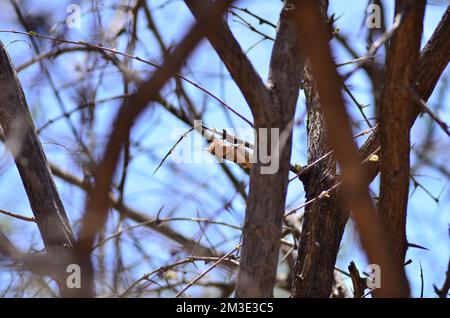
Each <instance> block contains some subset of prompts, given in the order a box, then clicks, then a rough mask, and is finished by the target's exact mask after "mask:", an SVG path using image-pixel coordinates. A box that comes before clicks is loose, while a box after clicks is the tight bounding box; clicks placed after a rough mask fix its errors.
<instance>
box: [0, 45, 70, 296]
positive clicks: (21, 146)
mask: <svg viewBox="0 0 450 318" xmlns="http://www.w3.org/2000/svg"><path fill="white" fill-rule="evenodd" d="M0 125H1V127H2V129H3V133H4V137H5V144H6V146H7V147H8V148H9V149H10V150H11V152H12V154H13V156H14V161H15V163H16V166H17V169H18V171H19V174H20V177H21V179H22V183H23V185H24V188H25V191H26V193H27V196H28V200H29V202H30V206H31V210H32V212H33V214H34V217H35V219H36V223H37V225H38V228H39V231H40V233H41V237H42V240H43V242H44V245H45V249H46V251H47V253H48V255H49V256H50V257H51V258H54V259H58V260H60V261H62V263H64V261H63V260H65V261H69V260H70V253H68V251H71V249H72V247H73V246H74V242H75V240H74V236H73V233H72V229H71V226H70V224H69V221H68V219H67V216H66V212H65V210H64V206H63V204H62V202H61V199H60V197H59V194H58V191H57V189H56V185H55V182H54V180H53V176H52V173H51V171H50V167H49V165H48V162H47V158H46V156H45V153H44V151H43V149H42V145H41V143H40V141H39V138H38V136H37V134H36V131H35V128H34V125H33V122H32V119H31V115H30V112H29V110H28V105H27V102H26V99H25V95H24V93H23V91H22V87H21V85H20V82H19V80H18V78H17V74H16V72H15V70H14V67H13V64H12V62H11V60H10V58H9V56H8V53H7V52H6V50H5V47H4V46H3V44H1V43H0ZM60 270H61V272H60V273H55V274H56V277H57V278H58V277H59V278H61V276H60V275H62V274H63V273H64V272H65V268H64V269H63V268H61V269H60ZM61 279H62V278H61ZM61 279H60V280H59V284H60V289H61V290H62V291H63V292H64V289H65V287H64V286H65V280H64V281H61Z"/></svg>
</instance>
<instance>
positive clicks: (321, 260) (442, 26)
mask: <svg viewBox="0 0 450 318" xmlns="http://www.w3.org/2000/svg"><path fill="white" fill-rule="evenodd" d="M449 50H450V6H449V7H447V11H446V13H445V14H444V16H443V18H442V20H441V22H440V23H439V25H438V27H437V28H436V30H435V32H434V33H433V35H432V37H431V38H430V40H429V41H428V43H427V45H426V46H425V48H424V49H423V50H422V52H421V55H420V59H419V63H418V65H419V71H418V77H417V86H416V93H417V94H418V95H419V96H421V97H422V99H424V100H425V101H426V100H428V98H429V97H430V96H431V93H432V92H433V89H434V88H435V86H436V84H437V82H438V80H439V78H440V77H441V75H442V73H443V72H444V70H445V68H446V66H447V64H448V62H449V59H448V52H449ZM305 76H306V74H305ZM409 109H410V111H411V113H412V114H413V116H411V122H410V126H412V125H413V123H414V121H415V119H416V118H417V116H418V115H419V114H420V109H419V108H418V107H417V106H416V105H414V104H411V105H409ZM379 147H380V134H379V129H378V128H376V129H375V130H374V132H373V133H372V134H371V135H370V136H369V138H368V139H367V141H366V142H365V143H364V145H363V146H362V147H361V149H360V155H361V158H362V160H364V159H366V158H367V157H368V156H369V155H370V154H372V153H374V152H375V151H377V149H379ZM364 168H365V171H366V175H367V183H370V182H372V180H373V179H374V178H375V177H376V175H377V174H378V171H379V162H376V161H367V162H366V163H365V164H364ZM312 180H314V179H312ZM331 198H333V196H331ZM320 202H321V205H319V207H317V208H316V210H317V211H320V213H314V214H313V213H310V216H309V218H308V222H309V223H306V216H305V223H304V226H303V229H304V230H305V231H306V232H307V233H308V232H309V233H310V234H309V235H304V236H302V238H301V239H300V243H299V247H301V246H302V245H306V246H308V245H309V246H313V243H314V239H315V238H317V237H325V238H326V240H327V242H328V243H327V244H328V246H330V247H331V248H330V249H329V250H328V251H327V252H328V253H330V254H328V253H321V252H320V253H319V252H318V253H299V254H298V259H297V263H299V264H301V266H300V265H299V266H298V268H299V269H300V268H301V269H302V270H303V271H304V273H305V274H304V275H303V277H304V279H302V280H296V281H294V283H293V286H292V288H293V291H295V293H293V294H294V295H298V296H299V297H328V296H329V294H330V290H331V282H332V280H333V277H332V271H330V270H329V267H330V266H331V265H330V263H331V261H330V258H332V259H333V260H335V259H336V256H337V254H338V251H339V245H340V240H341V238H342V235H343V232H344V226H342V225H341V224H344V225H345V223H346V222H347V217H346V218H345V219H344V220H341V218H342V214H340V213H337V211H338V209H339V208H340V206H339V203H338V201H337V200H333V201H332V202H328V201H325V202H328V204H326V205H325V202H322V201H320ZM322 205H323V208H322ZM319 209H320V210H319ZM323 215H325V217H322V216H323ZM327 224H331V225H330V226H327ZM333 224H334V226H332V225H333ZM305 234H306V233H305ZM332 266H333V267H334V264H333V265H332ZM306 273H312V274H311V275H313V277H314V275H315V277H317V279H313V278H312V279H310V278H309V277H308V276H307V275H306ZM320 273H323V274H320Z"/></svg>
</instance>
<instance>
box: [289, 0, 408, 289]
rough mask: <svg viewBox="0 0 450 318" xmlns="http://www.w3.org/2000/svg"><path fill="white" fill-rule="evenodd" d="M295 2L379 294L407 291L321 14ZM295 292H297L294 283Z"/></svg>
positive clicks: (345, 200)
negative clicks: (379, 275)
mask: <svg viewBox="0 0 450 318" xmlns="http://www.w3.org/2000/svg"><path fill="white" fill-rule="evenodd" d="M297 5H298V8H297V10H296V11H297V23H298V25H299V34H300V35H301V40H302V42H304V43H308V44H309V45H308V46H307V47H306V52H307V55H308V57H309V58H310V59H311V66H312V73H313V75H314V78H315V80H316V85H317V92H318V94H319V97H320V101H321V103H322V106H323V112H324V118H325V121H326V123H327V125H328V129H329V141H330V145H331V146H332V147H333V148H334V149H335V152H336V157H337V158H338V161H339V163H340V166H341V170H342V183H343V191H342V192H343V193H342V194H343V203H345V206H346V207H347V208H348V209H351V210H352V212H353V217H354V219H355V221H356V224H357V226H358V230H359V233H360V235H361V239H362V244H363V246H364V249H365V250H366V252H367V254H368V257H369V260H370V262H371V263H374V264H379V266H380V267H381V268H382V269H383V275H384V280H383V282H384V286H383V288H381V290H380V294H381V295H382V296H385V297H386V296H397V297H398V296H407V295H408V285H407V282H406V279H405V278H404V277H403V279H402V276H401V275H400V274H401V268H398V266H394V263H393V261H392V256H391V252H390V249H389V245H388V244H387V242H386V241H385V240H384V236H383V231H382V228H381V226H380V223H379V221H378V219H377V216H376V209H375V207H374V206H373V202H372V199H371V197H370V195H369V192H368V189H367V184H366V182H365V178H364V172H363V170H362V169H361V166H360V157H359V154H358V152H357V150H356V147H355V144H354V142H353V138H352V132H351V129H350V123H349V120H348V117H347V114H346V110H345V105H344V102H343V99H342V96H341V92H340V88H341V86H342V85H341V79H340V78H339V75H338V73H337V71H336V65H335V64H334V63H333V60H332V56H331V51H330V48H329V46H328V38H329V36H328V34H327V31H326V27H325V23H324V21H323V19H322V18H321V14H320V9H319V6H318V4H317V2H315V1H313V0H311V1H302V2H298V3H297ZM313 34H314V35H313ZM299 50H300V48H299ZM318 248H320V246H319V247H318ZM296 276H297V277H296V279H297V280H301V279H302V275H301V272H296ZM293 296H296V286H295V282H294V288H293Z"/></svg>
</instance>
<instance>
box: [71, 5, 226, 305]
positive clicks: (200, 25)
mask: <svg viewBox="0 0 450 318" xmlns="http://www.w3.org/2000/svg"><path fill="white" fill-rule="evenodd" d="M231 2H232V1H217V2H215V3H214V4H213V5H210V6H205V12H204V13H203V14H202V16H201V18H200V19H199V20H198V22H197V23H196V24H195V25H194V26H193V27H192V28H191V30H190V31H189V33H188V34H187V35H186V36H185V37H184V39H183V40H182V41H181V42H180V44H179V45H178V46H177V48H176V49H174V51H173V52H172V53H171V54H169V55H168V56H167V58H166V60H165V62H164V64H163V65H162V66H161V67H160V68H159V69H158V70H157V71H156V72H155V73H154V75H153V76H152V77H151V78H150V79H149V80H148V81H146V82H145V83H143V84H142V85H140V87H139V88H138V90H137V91H136V92H135V93H134V94H132V95H130V97H129V98H126V99H125V100H124V103H123V104H122V106H121V108H120V109H119V111H118V113H117V116H116V119H115V121H114V125H113V130H112V134H111V136H110V138H109V140H108V143H107V146H106V150H105V152H104V155H103V158H102V160H101V162H100V164H99V166H98V167H97V168H96V171H95V173H94V177H95V180H96V183H95V186H94V188H93V190H92V191H91V192H90V193H89V195H88V199H87V202H86V209H85V215H84V217H83V220H82V226H81V230H80V238H79V241H78V243H77V253H78V257H79V258H80V261H81V264H82V270H83V271H84V277H85V284H84V285H83V287H82V288H80V291H79V293H80V295H84V296H93V290H92V288H93V286H92V276H93V269H92V263H91V260H90V252H91V250H92V247H93V245H94V240H95V237H96V233H97V231H98V230H99V229H101V228H102V227H103V224H104V223H105V221H106V217H107V211H108V207H109V203H110V201H109V190H110V186H111V182H112V179H113V176H114V172H115V170H116V165H117V161H118V159H119V155H120V152H121V149H122V146H123V143H124V142H125V140H127V139H129V136H130V129H131V127H132V125H133V123H134V121H135V120H136V118H137V117H138V116H139V115H140V114H141V113H142V112H143V111H144V110H145V109H146V106H147V104H148V102H150V101H155V100H156V99H157V98H158V97H159V91H160V89H161V88H162V87H163V85H164V84H165V83H166V82H167V80H168V79H169V78H170V77H171V76H172V75H173V74H174V73H176V72H177V71H178V69H179V68H180V67H181V65H182V64H183V63H184V61H185V60H186V58H187V57H188V56H189V55H190V53H191V52H192V51H193V50H194V48H195V47H196V46H197V45H198V43H199V42H200V41H201V39H202V38H203V35H204V34H205V33H206V34H208V33H211V32H213V29H214V27H215V26H216V25H217V24H218V23H217V21H219V20H220V17H221V16H222V14H223V12H224V11H225V10H226V8H227V6H228V5H229V4H230V3H231Z"/></svg>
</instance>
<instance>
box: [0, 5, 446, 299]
mask: <svg viewBox="0 0 450 318" xmlns="http://www.w3.org/2000/svg"><path fill="white" fill-rule="evenodd" d="M275 2H276V3H275ZM329 2H330V3H329ZM60 4H62V5H63V6H67V7H68V8H69V7H70V8H71V9H70V10H69V11H67V12H64V14H65V15H63V16H58V15H57V14H56V13H55V14H50V13H48V12H45V11H42V10H36V9H33V1H31V0H28V1H17V0H10V1H9V3H8V4H7V5H5V10H7V12H10V13H11V15H10V16H11V17H10V18H9V20H8V23H9V24H10V25H9V27H7V28H6V27H5V25H4V24H2V25H1V27H0V33H1V34H2V35H4V36H5V37H8V38H7V39H3V38H2V42H3V44H2V45H1V47H0V127H1V130H0V138H1V140H2V142H3V144H4V147H5V150H7V152H5V155H4V156H3V157H2V158H1V160H2V161H1V162H0V163H1V166H0V173H1V174H2V177H3V176H6V175H7V173H8V171H11V170H13V166H14V165H15V166H16V167H17V171H18V173H19V177H20V180H21V182H22V184H23V189H24V190H25V194H26V197H27V198H28V202H29V206H30V209H31V210H30V211H31V213H32V214H33V216H26V215H24V214H23V213H19V212H17V211H15V210H11V208H6V207H5V208H3V206H0V213H1V215H2V218H0V264H1V266H2V268H0V270H1V271H0V292H1V293H2V294H3V295H4V296H16V297H40V296H52V297H58V296H62V297H80V296H87V297H140V296H154V297H157V296H162V297H166V296H171V297H173V296H175V297H181V296H185V295H186V294H188V293H192V295H200V296H205V295H207V296H209V295H213V296H218V297H229V296H232V295H234V296H235V297H240V298H249V297H257V298H262V297H273V296H274V292H276V296H280V295H281V296H286V297H293V298H298V297H308V298H311V297H320V298H327V297H367V296H368V295H369V294H370V295H372V296H373V297H410V296H411V294H412V291H411V288H410V285H409V282H408V279H407V275H406V272H405V266H407V265H408V264H409V263H410V262H409V261H408V259H407V258H406V253H407V250H408V249H409V248H422V249H423V248H424V247H423V246H421V245H420V244H417V243H416V242H410V241H409V240H408V235H407V222H410V219H409V217H410V214H409V213H407V212H408V211H410V210H411V206H410V198H411V195H412V194H413V193H414V192H413V191H415V189H416V188H418V187H420V188H421V189H422V191H423V192H424V193H426V194H427V195H429V196H430V197H431V198H432V199H434V200H435V201H437V202H439V195H435V194H434V192H433V191H434V190H432V191H429V190H428V187H429V186H435V185H436V184H437V182H436V181H433V182H431V183H428V184H425V185H423V184H422V182H421V181H419V180H418V179H417V176H418V175H419V172H420V171H427V173H431V172H432V173H433V174H435V175H437V176H439V177H440V178H443V179H444V180H445V181H444V184H445V183H447V184H448V180H449V179H450V172H449V169H450V168H449V166H448V162H446V161H445V158H446V157H448V155H449V154H448V149H449V147H448V146H449V143H448V136H449V135H450V133H449V128H448V125H447V124H446V120H445V116H443V115H442V107H443V106H444V105H443V104H444V103H445V99H446V93H448V79H447V78H448V75H446V73H445V69H446V67H447V64H448V62H449V56H450V55H449V51H450V6H447V7H445V5H444V4H441V3H437V4H433V3H427V1H425V0H419V1H418V0H396V1H395V7H392V8H390V7H389V6H391V5H392V3H390V2H389V1H381V0H375V1H368V4H374V5H376V7H377V8H378V9H379V11H378V12H377V13H379V17H378V18H379V19H381V24H380V26H379V27H373V28H367V27H366V25H363V26H362V28H361V29H362V30H363V31H364V32H365V33H364V34H365V35H366V39H365V40H366V41H367V47H366V49H367V51H366V52H359V49H358V48H357V45H356V44H355V43H354V41H351V40H349V38H348V37H347V36H346V34H345V33H344V32H340V31H339V28H340V26H341V25H340V23H341V21H340V19H339V17H336V16H335V14H333V12H331V10H330V6H331V4H332V1H329V0H298V1H296V0H284V1H282V4H281V2H280V3H278V1H274V3H271V4H270V5H271V6H273V7H279V6H280V4H281V12H280V14H279V16H278V22H277V23H274V22H272V21H271V19H273V18H274V17H266V16H264V15H260V14H259V13H258V9H259V7H258V6H260V4H259V2H258V4H256V3H252V6H254V7H252V6H249V7H245V1H244V4H241V3H239V2H235V1H228V0H221V1H212V0H202V1H200V0H184V1H180V2H173V1H156V2H150V1H145V0H117V1H111V2H108V4H106V3H103V4H102V5H100V4H99V2H98V1H92V3H90V6H89V5H86V6H84V5H83V4H82V5H81V6H79V5H75V7H73V6H70V5H71V4H70V3H69V2H67V3H66V2H65V1H61V3H60ZM2 6H3V4H2ZM430 6H437V7H438V8H439V9H440V10H441V11H442V12H443V16H442V18H441V20H440V22H439V23H438V25H437V26H436V27H435V28H434V31H433V33H432V35H431V37H430V38H425V36H424V32H423V30H424V27H425V23H424V19H425V12H426V10H427V9H428V8H429V7H430ZM82 9H83V10H82ZM389 9H390V10H391V11H392V12H393V13H394V14H393V15H394V18H393V21H387V20H386V17H387V16H388V12H389ZM71 10H75V11H71ZM77 10H81V11H77ZM176 10H180V11H179V12H176ZM183 10H184V11H183ZM107 11H110V12H111V11H112V12H113V13H114V14H113V16H112V17H111V15H110V14H108V13H107ZM73 12H75V13H73ZM180 12H182V13H180ZM68 13H69V16H67V14H68ZM74 14H79V16H75V19H77V18H79V17H84V18H83V19H84V20H83V23H84V25H83V27H82V28H81V30H77V29H76V28H75V29H72V28H71V27H69V26H70V23H75V22H77V21H75V22H74V21H72V20H69V19H74ZM164 14H169V15H170V16H173V17H178V15H177V14H181V15H183V17H189V18H190V19H192V21H191V22H190V23H191V26H190V27H189V28H187V29H186V30H183V32H180V30H179V29H177V30H176V31H177V32H176V33H177V35H176V37H175V40H174V39H173V36H171V35H170V31H169V29H170V24H171V21H170V19H169V20H168V19H167V16H166V18H165V20H164ZM359 18H360V19H362V20H363V21H365V20H366V19H367V12H364V13H362V14H361V16H360V17H359ZM58 19H59V21H58ZM174 19H175V18H174ZM50 21H52V22H50ZM53 22H54V23H53ZM78 22H79V21H78ZM87 24H89V27H88V26H87ZM161 25H165V26H166V27H167V28H168V30H163V28H161V27H160V26H161ZM234 28H237V29H236V30H235V29H234ZM363 31H361V32H363ZM241 33H245V34H247V36H248V37H252V38H255V39H257V42H256V43H255V44H253V45H248V44H247V43H245V44H244V43H243V42H242V40H241V39H242V37H241ZM18 39H20V41H19V40H18ZM202 40H205V42H204V43H207V44H205V45H206V47H205V45H199V44H200V43H201V42H202ZM422 40H424V41H426V45H425V46H424V47H423V48H422V49H421V41H422ZM21 42H25V43H27V44H28V45H29V47H28V48H29V50H27V51H26V56H25V58H23V54H22V59H21V62H20V63H17V62H16V58H17V57H16V55H20V54H19V53H17V52H19V51H21V48H22V45H23V44H21ZM149 43H151V44H149ZM174 43H175V44H174ZM199 46H200V48H199ZM244 47H247V48H248V49H247V50H246V49H245V48H244ZM337 48H339V50H343V51H344V52H345V54H346V56H350V57H351V60H350V61H338V58H341V56H344V55H345V54H338V55H336V53H335V52H336V49H337ZM253 49H258V52H260V53H261V52H262V53H264V54H265V58H266V59H265V60H264V61H266V60H267V63H266V64H267V69H268V76H267V79H266V80H265V79H264V77H263V76H262V75H261V74H260V68H261V64H262V63H261V61H259V60H258V61H257V62H256V61H253V60H252V57H253V58H254V57H255V56H254V55H252V54H251V50H253ZM194 51H195V53H193V52H194ZM212 51H215V53H216V55H213V54H212ZM258 54H259V53H258ZM264 54H263V55H264ZM10 56H11V57H12V59H11V58H10ZM336 56H338V57H336ZM17 59H18V60H20V59H19V58H17ZM12 60H14V63H13V61H12ZM198 60H202V61H203V62H205V61H206V64H208V66H207V68H206V71H207V72H209V73H207V74H202V72H200V71H198V70H196V66H197V65H198ZM216 61H217V63H216ZM214 63H215V64H214ZM256 63H257V64H258V65H259V66H258V67H257V66H256ZM216 70H218V72H217V73H216ZM18 74H19V75H18ZM22 74H24V75H22ZM355 76H366V77H367V79H368V81H367V82H368V83H370V93H369V95H370V98H371V99H372V102H373V105H372V106H370V107H369V106H368V105H363V104H362V103H361V102H359V101H358V98H357V97H356V95H355V92H356V91H357V88H355V87H353V86H352V84H351V83H352V78H354V77H355ZM205 79H207V81H205ZM230 83H232V84H230ZM232 85H233V87H232V88H230V87H231V86H232ZM22 86H23V87H24V89H22ZM438 88H439V89H438ZM229 90H231V91H233V94H235V95H236V94H238V92H240V94H241V95H242V98H241V97H236V96H233V97H230V95H229V94H228V93H227V92H228V91H229ZM435 90H436V92H435V94H436V95H438V97H437V99H438V100H440V101H441V103H440V104H439V103H438V104H433V105H431V104H429V99H430V97H431V96H432V94H433V93H434V91H435ZM111 93H114V94H115V95H112V94H111ZM227 94H228V97H227ZM303 97H304V103H303ZM228 99H229V100H231V101H232V102H230V101H228ZM237 101H239V102H241V103H243V104H247V106H246V107H238V106H236V103H237ZM69 105H74V106H73V107H70V106H69ZM212 105H214V106H212ZM302 110H304V111H302ZM447 110H448V108H447ZM211 113H213V116H211V115H210V114H211ZM369 113H371V114H373V116H371V115H368V114H369ZM250 116H251V117H252V118H251V119H248V118H249V117H250ZM419 117H420V119H419V120H417V121H418V122H419V121H420V122H423V124H424V125H426V128H425V133H423V134H422V133H416V134H413V132H412V129H413V125H414V123H415V122H416V119H418V118H419ZM361 118H362V119H361ZM447 118H448V117H447ZM199 120H201V121H202V122H201V123H200V124H198V121H199ZM209 120H211V122H215V123H217V120H218V121H219V122H221V123H222V124H223V127H221V129H215V128H212V127H211V126H209V123H208V121H209ZM236 121H238V122H239V123H241V124H242V123H243V124H244V125H246V126H247V128H251V130H252V131H254V132H255V139H254V140H252V141H249V140H243V139H242V136H240V135H238V134H233V133H231V132H229V131H227V130H226V127H225V125H226V124H229V125H230V126H233V125H234V124H235V122H236ZM304 121H305V122H306V125H305V126H303V122H304ZM175 125H183V126H184V127H188V130H187V131H186V132H185V133H184V134H182V135H178V136H177V138H178V139H177V140H172V139H173V138H170V135H171V134H172V132H171V130H172V129H173V128H174V126H175ZM366 126H367V127H366ZM263 131H269V132H271V131H276V132H277V133H278V135H277V136H278V137H279V138H278V139H277V138H276V137H275V136H274V135H271V134H270V133H269V136H268V138H266V139H264V138H261V137H260V136H261V135H260V133H261V132H263ZM355 132H356V136H355ZM198 134H201V137H200V138H203V142H205V143H206V144H207V146H208V147H207V149H208V150H209V151H210V152H211V155H215V156H216V157H221V156H222V155H224V153H227V154H229V156H228V157H227V158H226V159H229V160H227V161H225V162H221V163H220V164H217V165H213V168H211V165H208V164H206V163H205V164H202V165H201V166H200V167H199V166H197V165H182V164H177V163H176V162H175V161H174V160H172V159H173V156H174V153H175V152H176V150H177V147H180V144H182V143H184V142H186V140H187V139H188V138H190V137H191V136H197V135H198ZM298 134H300V137H298V136H297V135H298ZM416 135H419V137H415V136H416ZM413 136H414V138H415V139H414V140H418V144H414V143H413ZM442 136H444V137H442ZM364 137H366V139H365V140H364V141H362V142H361V141H360V140H361V139H362V138H364ZM355 140H356V141H355ZM44 141H46V142H44ZM48 141H50V143H51V144H53V145H57V146H58V148H56V147H55V146H51V145H49V142H48ZM303 144H305V145H306V147H303ZM445 147H446V148H445ZM55 149H56V150H55ZM298 149H301V150H302V151H304V153H303V155H304V157H305V158H306V162H305V163H304V164H299V163H296V162H294V160H293V157H294V156H293V153H294V152H297V151H298ZM436 149H438V151H436ZM264 150H269V154H270V156H271V161H265V160H263V159H261V158H262V157H263V155H264ZM195 151H200V152H201V151H202V150H199V149H196V150H195ZM432 153H437V155H432ZM164 154H166V155H164ZM48 158H49V159H48ZM238 158H241V159H242V158H243V161H239V160H238ZM219 159H220V158H219ZM253 159H254V160H253ZM274 161H276V164H277V169H276V171H275V172H274V173H265V172H264V171H265V169H267V168H268V167H269V166H270V165H272V164H273V163H274ZM12 162H13V163H14V165H13V164H12ZM424 169H426V170H424ZM430 171H431V172H430ZM378 174H380V177H379V179H377V182H374V180H375V179H376V178H377V176H378ZM55 177H56V181H57V183H55ZM9 178H11V177H9ZM5 180H6V177H5ZM7 181H8V182H9V179H8V180H7ZM147 182H148V184H150V185H152V187H153V188H152V189H150V190H148V187H147V186H146V183H147ZM2 184H5V183H2ZM298 185H300V187H299V186H298ZM411 185H412V186H413V187H411ZM15 187H17V188H18V190H17V189H14V188H13V186H11V187H9V188H10V189H8V193H11V197H17V198H19V197H20V195H21V194H20V191H21V189H22V188H21V186H20V185H15ZM302 188H303V189H302ZM411 188H413V190H411ZM292 191H296V197H302V196H303V195H304V200H302V203H301V205H300V206H298V205H297V206H293V205H292V204H291V203H290V202H289V200H288V198H289V196H288V194H289V193H290V192H292ZM139 193H140V194H139ZM224 193H225V194H224ZM135 194H137V195H135ZM445 195H446V194H445ZM447 196H448V195H447ZM136 198H137V199H136ZM15 200H18V199H15ZM136 200H142V202H143V203H142V204H135V202H134V201H136ZM22 201H23V200H22ZM294 202H296V201H295V200H294ZM3 204H6V201H5V202H3V201H1V200H0V205H3ZM15 208H16V207H14V209H15ZM17 208H20V209H22V208H24V207H23V206H22V205H17ZM349 220H352V221H354V223H355V224H356V228H357V234H358V237H359V238H360V239H361V247H362V248H361V252H363V253H365V255H367V258H368V261H369V263H371V264H377V265H378V266H379V267H380V268H381V273H382V286H381V288H371V286H370V284H368V280H367V279H366V278H367V277H366V276H370V273H365V272H363V271H360V270H358V268H357V264H356V262H353V261H351V262H349V263H348V264H349V267H348V269H349V270H348V271H346V270H343V269H340V268H338V267H337V265H336V262H337V257H338V253H339V250H340V247H341V246H342V245H343V244H345V242H344V241H343V237H344V230H345V229H346V228H347V229H348V227H349V226H348V222H349ZM24 224H25V225H24ZM180 224H182V225H180ZM35 225H37V227H36V228H34V227H35ZM30 226H31V227H30ZM21 227H24V229H25V230H24V231H25V232H26V234H24V235H20V239H19V238H18V236H17V235H18V234H17V232H15V231H14V229H15V228H17V229H21ZM36 229H37V230H38V232H39V234H40V236H33V233H34V232H35V231H36ZM419 243H420V242H419ZM428 248H432V247H431V246H428ZM413 261H414V260H413ZM444 261H445V262H446V260H444ZM70 264H75V265H77V266H79V267H80V269H81V272H80V275H81V276H80V277H81V285H80V286H79V287H80V288H72V287H73V286H70V284H68V279H72V278H73V277H72V276H71V272H70V271H68V270H67V268H68V265H70ZM449 273H450V270H448V271H447V273H440V274H441V276H440V277H441V279H442V280H443V282H444V283H443V285H442V287H441V288H439V287H437V286H434V289H435V293H436V295H437V296H439V297H446V296H447V295H448V290H449V286H450V284H449V279H450V274H449ZM8 275H9V276H8ZM70 277H72V278H70ZM421 277H422V294H423V284H424V282H423V273H422V272H421ZM441 284H442V283H441ZM439 286H441V285H439Z"/></svg>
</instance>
